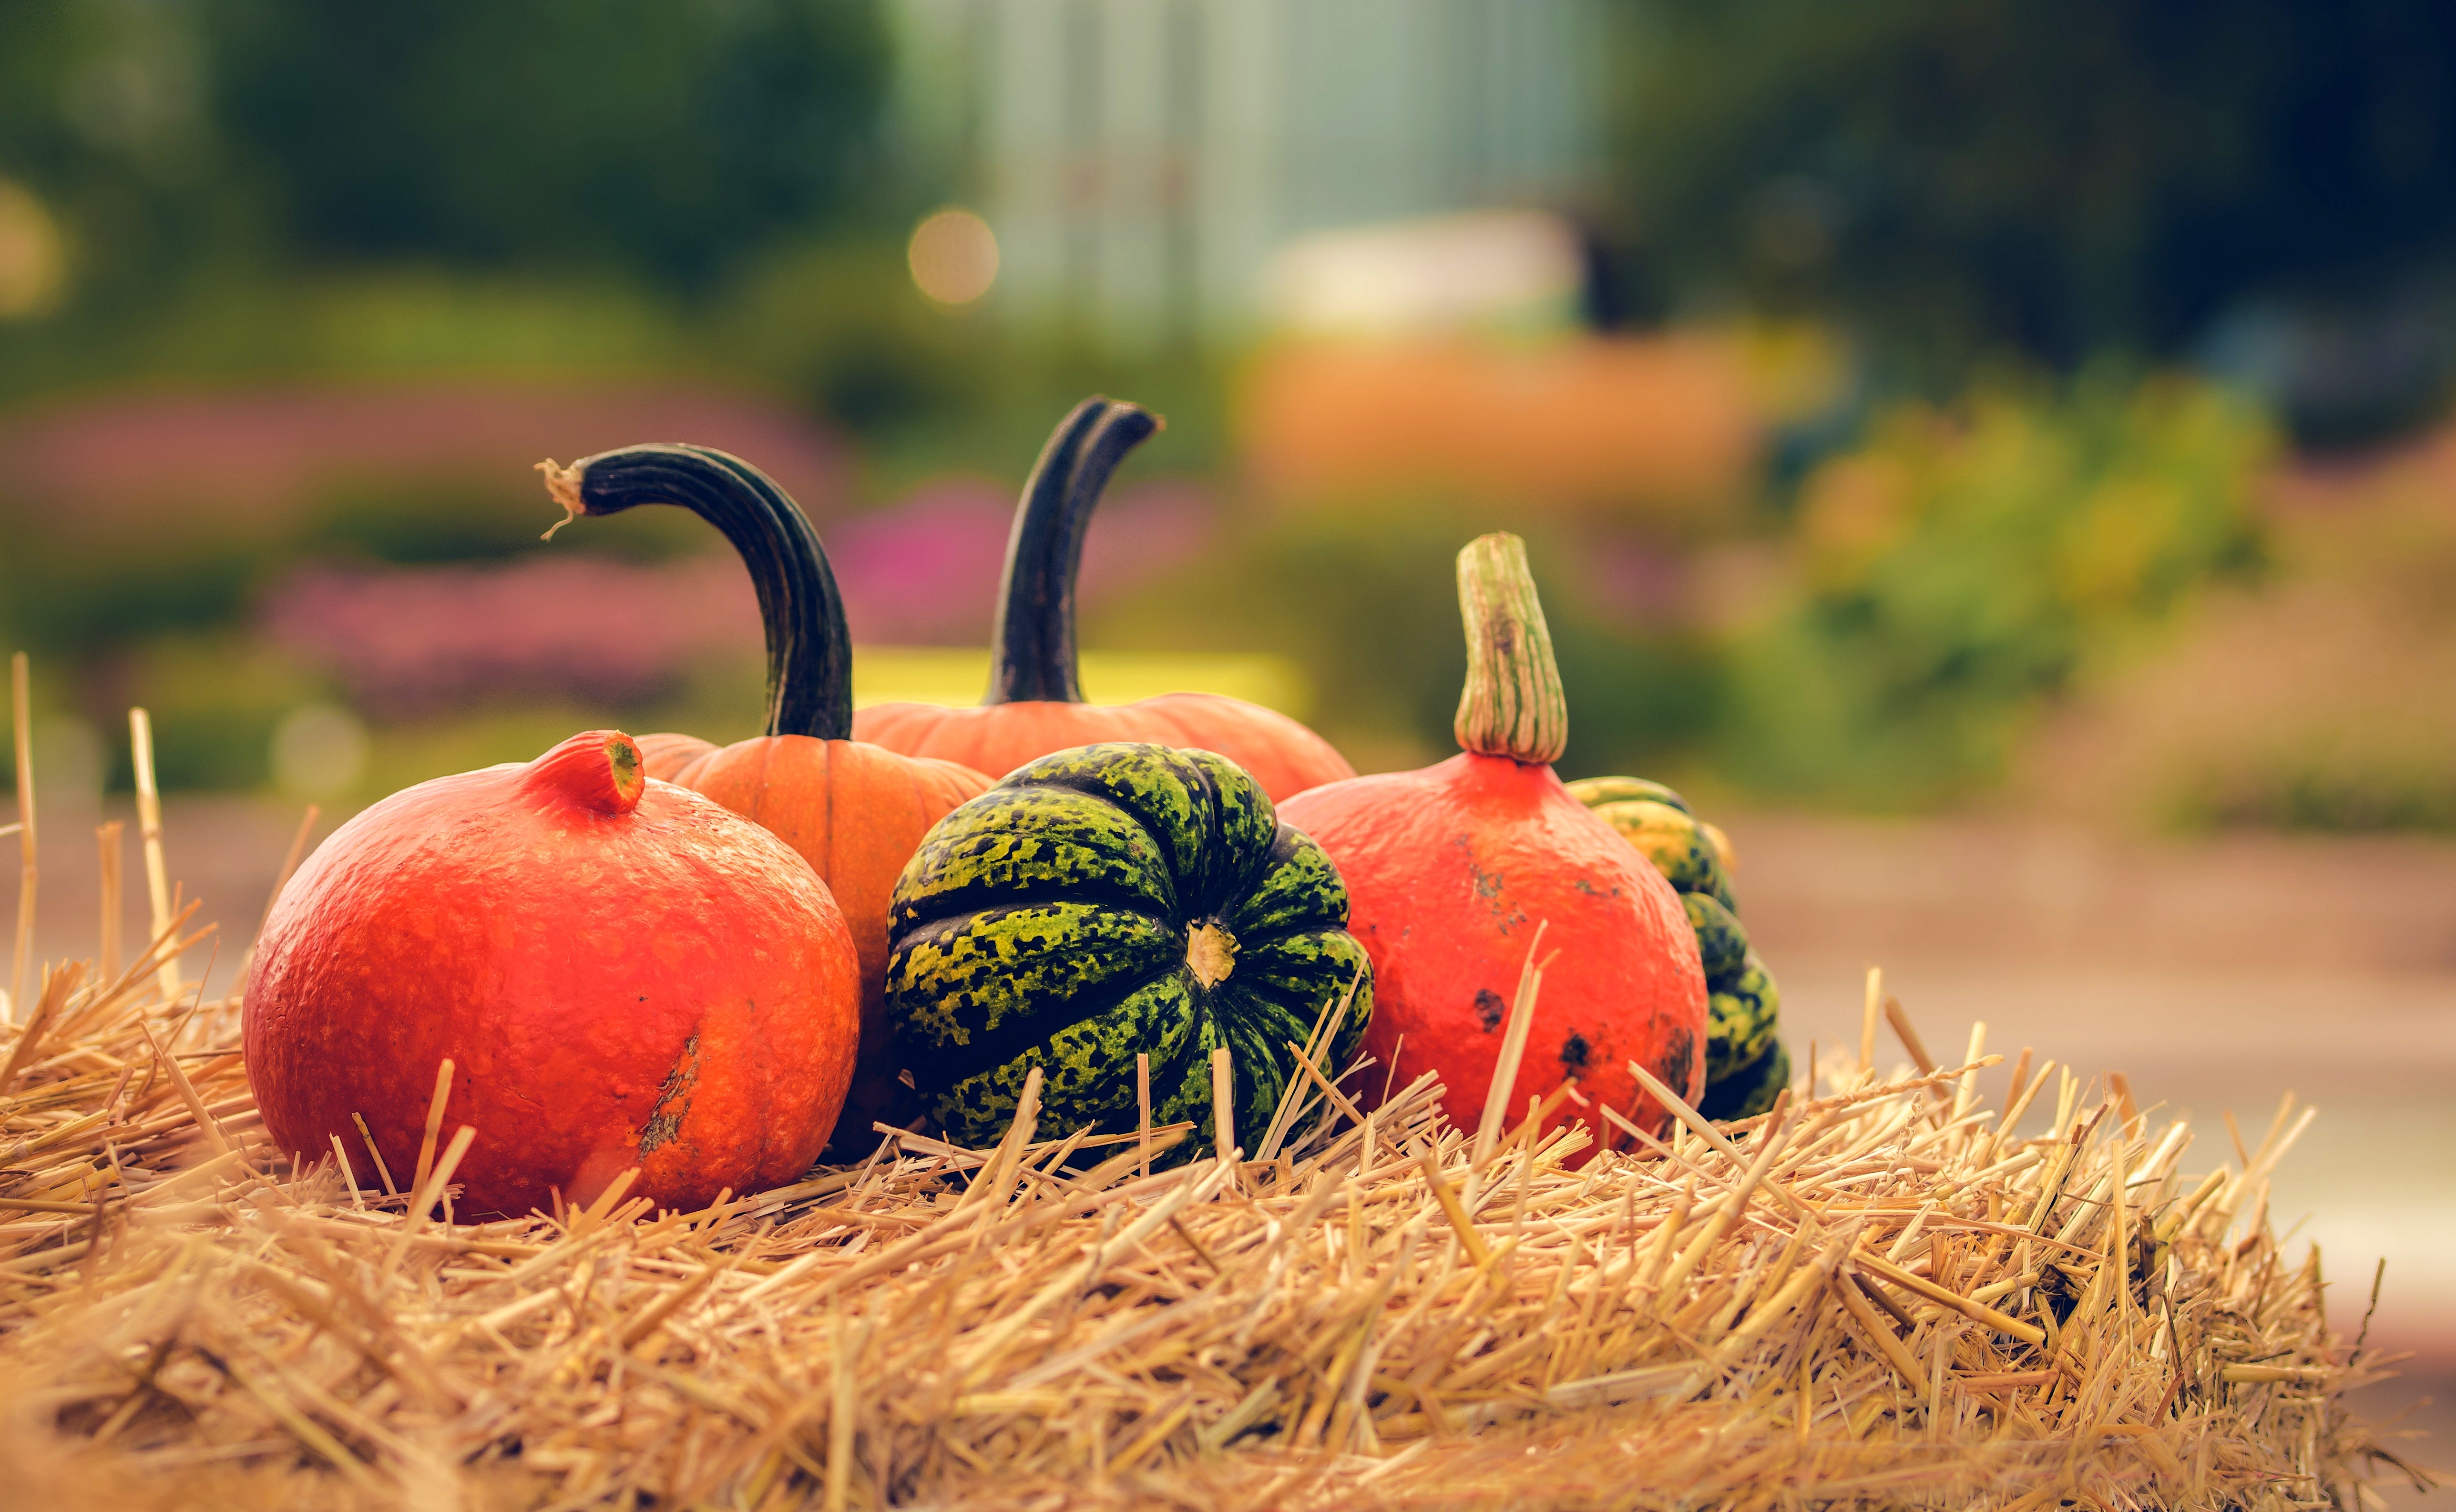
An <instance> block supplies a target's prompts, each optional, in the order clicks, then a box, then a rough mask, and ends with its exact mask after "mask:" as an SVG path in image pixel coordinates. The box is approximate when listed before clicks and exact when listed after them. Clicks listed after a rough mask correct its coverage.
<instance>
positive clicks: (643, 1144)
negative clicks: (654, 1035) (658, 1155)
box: [640, 1034, 699, 1157]
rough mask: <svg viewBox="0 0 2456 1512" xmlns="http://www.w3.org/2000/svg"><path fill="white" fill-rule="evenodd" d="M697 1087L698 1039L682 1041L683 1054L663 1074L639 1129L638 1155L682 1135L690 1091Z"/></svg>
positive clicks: (645, 1153) (688, 1107)
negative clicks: (661, 1084)
mask: <svg viewBox="0 0 2456 1512" xmlns="http://www.w3.org/2000/svg"><path fill="white" fill-rule="evenodd" d="M698 1085H699V1036H698V1035H697V1034H693V1035H692V1036H691V1037H690V1038H688V1039H686V1040H684V1041H683V1052H682V1055H681V1056H680V1058H678V1059H677V1060H675V1062H674V1069H673V1070H671V1071H669V1072H667V1073H665V1085H664V1086H662V1087H660V1088H658V1089H657V1104H656V1107H655V1109H654V1110H653V1111H651V1112H650V1113H649V1114H648V1121H647V1123H646V1124H645V1125H644V1126H643V1127H642V1128H641V1130H640V1154H641V1155H642V1156H643V1157H645V1156H647V1155H649V1154H653V1153H654V1152H655V1151H656V1150H657V1149H658V1148H659V1147H661V1146H664V1145H668V1144H671V1143H673V1141H674V1140H675V1138H677V1137H678V1136H679V1135H680V1134H682V1132H683V1119H684V1118H686V1117H687V1116H689V1114H690V1099H691V1091H692V1089H694V1088H696V1087H697V1086H698Z"/></svg>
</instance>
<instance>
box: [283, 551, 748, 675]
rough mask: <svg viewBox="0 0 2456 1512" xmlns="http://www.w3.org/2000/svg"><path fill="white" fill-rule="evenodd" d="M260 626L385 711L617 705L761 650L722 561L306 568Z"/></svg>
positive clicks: (735, 572) (738, 579)
mask: <svg viewBox="0 0 2456 1512" xmlns="http://www.w3.org/2000/svg"><path fill="white" fill-rule="evenodd" d="M264 626H265V629H266V632H267V633H268V634H269V635H271V637H272V638H273V640H274V641H275V642H276V644H280V645H282V646H284V647H286V648H287V649H289V650H291V651H293V652H294V653H296V654H297V655H299V656H301V657H303V658H305V659H306V660H308V661H310V662H313V663H316V664H320V665H322V666H325V667H327V668H328V669H330V670H331V671H332V672H333V673H334V674H335V675H336V676H337V677H338V678H339V679H340V681H341V683H342V684H343V686H345V687H347V688H348V689H349V691H350V693H351V694H352V696H353V697H354V698H355V699H356V700H358V702H359V703H360V704H361V705H363V706H364V707H366V708H367V709H368V710H369V711H370V712H372V713H378V714H384V715H402V714H412V713H420V712H425V711H429V710H432V709H436V708H441V707H447V706H450V705H455V704H460V703H464V702H467V701H469V700H471V699H474V698H477V697H481V696H485V697H503V696H539V695H549V696H563V697H570V698H575V699H580V700H583V701H589V702H606V701H611V702H624V701H628V700H632V699H637V698H641V697H644V696H646V695H648V694H651V693H654V692H657V691H659V690H660V689H662V688H665V687H666V686H669V685H670V684H672V683H673V681H674V680H675V679H676V678H678V677H679V676H680V675H681V674H682V673H683V671H684V670H685V669H686V667H687V666H689V664H691V663H692V662H693V661H695V660H697V659H699V658H701V657H704V656H706V655H707V654H709V653H711V652H721V651H727V650H736V651H739V650H747V651H753V652H755V651H756V650H757V649H758V647H759V609H758V603H757V600H756V599H755V598H754V597H753V595H752V593H751V590H750V582H749V580H748V579H747V578H746V577H744V576H743V573H742V568H741V566H740V565H739V564H738V563H736V562H732V561H731V560H729V559H725V558H716V557H707V558H701V559H697V560H694V561H690V562H678V563H674V564H671V565H666V566H642V565H637V564H634V563H630V562H616V561H610V560H607V559H605V558H602V557H594V556H587V555H583V554H581V553H576V552H575V553H565V554H558V555H552V556H546V555H540V556H536V557H530V558H524V559H522V560H520V561H518V562H507V563H504V564H501V565H486V566H452V567H420V568H405V567H380V568H368V567H337V566H311V567H305V568H302V569H300V570H299V571H297V572H296V573H294V574H292V575H291V576H290V577H289V578H288V579H287V580H285V581H284V582H282V583H281V584H280V586H279V587H277V588H276V590H275V591H274V593H273V595H272V597H271V598H270V599H269V600H268V602H267V603H266V605H265V609H264Z"/></svg>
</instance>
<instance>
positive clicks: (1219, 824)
mask: <svg viewBox="0 0 2456 1512" xmlns="http://www.w3.org/2000/svg"><path fill="white" fill-rule="evenodd" d="M1346 923H1347V892H1346V889H1344V888H1343V887H1342V886H1341V883H1340V876H1339V871H1338V868H1335V867H1333V866H1332V865H1331V863H1330V859H1329V858H1328V857H1327V856H1325V855H1323V854H1322V850H1321V848H1320V846H1318V845H1316V844H1314V843H1313V841H1311V840H1310V839H1307V838H1306V837H1305V836H1304V835H1302V834H1300V833H1299V832H1298V831H1296V830H1294V829H1292V828H1288V827H1287V826H1286V825H1284V824H1281V823H1279V820H1278V818H1277V817H1276V816H1275V815H1274V813H1273V812H1272V808H1271V801H1270V799H1269V797H1268V796H1267V795H1265V794H1264V793H1263V792H1262V790H1261V787H1259V785H1258V784H1257V783H1256V782H1255V780H1254V779H1253V777H1252V776H1251V775H1250V774H1248V773H1247V772H1245V771H1244V770H1243V769H1242V768H1241V767H1239V766H1237V765H1236V764H1235V763H1233V762H1231V761H1229V760H1228V759H1227V758H1226V757H1224V756H1220V755H1218V754H1217V753H1216V752H1212V751H1207V750H1177V749H1171V748H1169V747H1167V746H1153V745H1144V744H1134V743H1111V744H1103V745H1097V746H1082V747H1079V748H1077V749H1074V750H1069V751H1059V752H1057V753H1055V754H1054V755H1050V756H1044V757H1042V758H1041V759H1039V760H1038V761H1035V762H1031V763H1029V764H1027V765H1026V766H1023V767H1021V768H1020V769H1018V770H1016V771H1014V772H1013V773H1011V774H1010V775H1009V776H1008V777H1007V778H1006V780H1005V781H1003V782H1001V783H999V784H998V785H997V786H996V787H993V788H991V789H990V790H989V791H988V792H986V793H983V794H982V795H981V796H980V797H978V798H975V799H973V800H972V802H970V803H968V804H966V805H964V807H961V808H958V809H956V810H955V811H954V812H953V813H952V814H949V815H948V816H947V817H946V818H944V819H942V820H940V821H939V822H938V824H937V826H936V827H935V828H932V829H931V831H930V836H929V838H928V839H927V840H925V841H923V842H922V845H921V849H920V852H919V853H918V854H917V855H915V856H914V857H913V858H912V864H911V866H909V867H907V868H905V871H904V875H903V876H902V877H900V878H899V879H897V881H896V884H895V911H894V922H893V930H894V943H893V953H892V955H891V956H890V961H889V965H888V971H887V1001H888V1007H889V1009H890V1011H891V1012H892V1013H893V1015H894V1019H895V1025H896V1030H897V1032H898V1033H899V1034H900V1035H902V1037H903V1040H904V1045H905V1052H906V1058H907V1060H908V1062H909V1063H910V1065H911V1069H912V1074H913V1078H914V1080H915V1082H916V1083H917V1084H918V1087H919V1089H920V1092H921V1094H922V1098H923V1100H924V1102H925V1103H926V1104H927V1106H928V1109H929V1112H930V1114H931V1116H932V1117H934V1118H935V1119H937V1121H938V1122H939V1123H940V1124H942V1125H944V1126H945V1128H946V1130H947V1133H948V1136H949V1137H950V1138H952V1139H954V1140H956V1141H957V1142H959V1143H966V1144H973V1145H982V1144H987V1143H989V1142H991V1141H993V1140H994V1139H996V1138H997V1137H998V1136H999V1135H1000V1134H1003V1133H1005V1131H1006V1128H1007V1126H1008V1125H1009V1124H1010V1123H1012V1122H1013V1118H1014V1115H1015V1109H1016V1106H1017V1103H1018V1100H1019V1099H1020V1097H1021V1095H1022V1093H1023V1086H1024V1082H1025V1080H1026V1078H1027V1077H1028V1076H1029V1075H1030V1073H1031V1072H1032V1070H1033V1069H1034V1067H1037V1068H1039V1069H1040V1070H1041V1073H1042V1075H1043V1078H1044V1079H1043V1082H1042V1085H1041V1091H1040V1114H1039V1116H1040V1123H1039V1125H1038V1127H1039V1128H1040V1129H1041V1130H1042V1132H1043V1134H1044V1135H1063V1134H1072V1133H1074V1131H1075V1130H1078V1129H1092V1130H1095V1131H1098V1132H1102V1133H1112V1134H1125V1133H1131V1132H1133V1131H1134V1130H1135V1128H1136V1125H1137V1122H1138V1120H1139V1118H1140V1112H1139V1106H1138V1103H1137V1090H1136V1066H1135V1057H1136V1054H1137V1053H1141V1054H1147V1055H1149V1056H1150V1057H1151V1098H1152V1119H1153V1122H1154V1123H1155V1125H1158V1124H1167V1123H1174V1122H1177V1121H1179V1120H1191V1121H1192V1122H1193V1123H1194V1124H1195V1125H1196V1126H1197V1130H1198V1131H1199V1133H1200V1134H1201V1136H1202V1138H1203V1139H1205V1140H1208V1139H1211V1138H1214V1137H1216V1134H1217V1131H1216V1130H1215V1129H1214V1128H1213V1117H1212V1105H1213V1095H1212V1084H1211V1053H1212V1052H1213V1051H1214V1050H1216V1049H1218V1047H1220V1046H1223V1045H1224V1046H1226V1047H1228V1049H1229V1052H1230V1054H1231V1058H1232V1063H1233V1071H1234V1079H1235V1092H1234V1096H1233V1100H1232V1102H1231V1107H1232V1110H1233V1117H1234V1120H1235V1128H1236V1130H1237V1131H1238V1132H1240V1133H1241V1134H1243V1135H1244V1137H1245V1138H1246V1140H1247V1141H1248V1142H1249V1143H1250V1142H1252V1141H1253V1140H1255V1139H1257V1138H1259V1135H1260V1134H1261V1132H1262V1130H1263V1129H1264V1127H1265V1126H1266V1125H1267V1124H1268V1123H1269V1121H1270V1118H1271V1116H1272V1114H1273V1113H1274V1111H1275V1110H1276V1109H1277V1107H1278V1105H1279V1097H1280V1094H1281V1093H1283V1092H1285V1091H1286V1089H1287V1085H1288V1080H1289V1077H1290V1076H1291V1075H1292V1074H1295V1073H1296V1065H1295V1059H1294V1056H1293V1055H1291V1053H1290V1052H1289V1049H1288V1046H1289V1042H1291V1041H1294V1042H1295V1043H1296V1044H1297V1045H1299V1046H1303V1045H1306V1044H1309V1043H1311V1042H1312V1041H1313V1037H1314V1034H1315V1032H1316V1027H1317V1025H1321V1024H1328V1025H1330V1027H1329V1029H1328V1030H1327V1031H1326V1034H1327V1038H1326V1040H1325V1042H1324V1043H1322V1044H1321V1045H1320V1046H1318V1047H1317V1048H1316V1052H1315V1053H1316V1056H1317V1058H1316V1061H1315V1064H1316V1065H1317V1066H1318V1067H1319V1068H1320V1069H1321V1070H1322V1071H1323V1072H1324V1073H1326V1074H1329V1075H1334V1076H1335V1075H1337V1074H1338V1073H1339V1072H1340V1071H1341V1070H1344V1069H1345V1068H1346V1066H1347V1064H1348V1062H1349V1061H1350V1059H1351V1058H1352V1057H1353V1055H1354V1053H1355V1050H1356V1046H1357V1043H1358V1042H1359V1041H1360V1040H1361V1038H1362V1036H1363V1034H1364V1032H1365V1025H1366V1024H1367V1022H1368V1021H1369V1020H1370V1018H1371V1016H1372V1012H1373V987H1372V977H1371V969H1370V967H1369V966H1368V965H1367V964H1366V960H1365V952H1364V950H1363V948H1362V947H1361V946H1360V945H1358V943H1357V942H1356V940H1355V938H1354V937H1353V936H1351V935H1350V934H1349V933H1348V932H1347V930H1346V928H1345V926H1346ZM1351 993H1352V994H1353V996H1352V997H1351V996H1350V994H1351ZM1342 1006H1343V1011H1342ZM1325 1011H1327V1013H1328V1017H1327V1018H1325Z"/></svg>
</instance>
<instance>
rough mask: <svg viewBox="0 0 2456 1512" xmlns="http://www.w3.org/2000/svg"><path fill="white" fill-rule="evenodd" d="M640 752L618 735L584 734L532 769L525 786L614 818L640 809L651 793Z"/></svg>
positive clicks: (604, 732) (608, 731) (613, 732)
mask: <svg viewBox="0 0 2456 1512" xmlns="http://www.w3.org/2000/svg"><path fill="white" fill-rule="evenodd" d="M641 767H642V764H641V760H640V747H639V746H638V744H637V743H636V742H634V741H633V740H632V739H631V737H630V736H628V735H625V734H624V733H623V732H622V731H621V730H619V729H592V730H583V731H582V732H581V733H579V734H577V735H574V736H572V737H571V738H570V739H569V740H567V741H564V742H563V744H562V745H560V746H556V747H555V748H554V749H552V750H550V751H547V752H546V753H545V754H544V755H542V756H541V757H539V758H538V759H537V760H535V761H533V762H531V763H529V767H528V771H527V772H526V773H525V774H524V776H523V777H522V781H523V783H525V785H526V786H527V787H531V788H533V789H535V790H536V791H539V792H542V793H551V794H553V795H554V796H555V797H557V798H560V799H562V800H563V802H565V803H571V804H577V805H578V806H580V807H583V808H586V809H589V810H591V811H593V812H596V813H601V814H605V815H607V816H609V817H612V818H618V819H619V818H621V817H622V816H623V815H624V814H627V813H629V812H630V811H631V810H632V809H634V808H637V807H640V797H641V795H642V794H644V793H645V792H646V791H647V790H648V777H647V773H646V772H645V771H644V770H642V769H641Z"/></svg>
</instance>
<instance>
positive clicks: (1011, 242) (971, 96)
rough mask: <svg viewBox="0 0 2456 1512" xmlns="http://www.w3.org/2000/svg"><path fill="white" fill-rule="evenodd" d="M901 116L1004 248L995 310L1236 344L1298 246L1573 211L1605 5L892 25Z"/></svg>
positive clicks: (990, 18) (1055, 14)
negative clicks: (1389, 226)
mask: <svg viewBox="0 0 2456 1512" xmlns="http://www.w3.org/2000/svg"><path fill="white" fill-rule="evenodd" d="M894 15H895V19H896V34H897V37H898V40H899V42H900V44H901V51H900V52H899V61H898V69H899V73H898V87H897V89H896V92H895V95H894V106H893V109H894V111H895V113H896V116H897V118H898V120H899V123H900V124H901V126H902V129H903V130H904V131H905V132H906V133H908V134H909V139H910V140H911V141H912V142H913V143H914V144H915V145H916V147H917V148H919V149H920V151H922V153H924V154H925V156H926V158H927V160H930V161H932V162H933V163H935V164H936V165H939V167H940V170H941V172H943V173H945V174H946V175H947V178H948V181H950V182H952V183H955V184H958V185H961V186H964V187H965V189H966V190H968V191H969V193H970V194H971V195H972V197H973V199H974V202H975V203H976V204H978V205H979V206H980V208H981V209H982V210H983V212H984V213H985V215H987V217H988V219H989V222H990V223H991V224H992V225H993V227H995V228H996V230H997V236H998V247H999V252H1000V283H1001V287H1000V290H999V294H998V298H999V301H1000V304H1001V306H1002V307H1003V308H1004V309H1005V310H1006V311H1008V312H1010V313H1011V314H1012V315H1013V317H1015V318H1017V319H1019V320H1023V321H1026V322H1029V323H1034V324H1038V325H1041V326H1044V327H1046V326H1053V325H1054V326H1063V327H1076V328H1084V329H1089V330H1091V331H1093V332H1095V333H1096V334H1097V336H1098V337H1099V338H1100V339H1101V340H1102V341H1104V342H1106V343H1109V344H1112V345H1122V346H1124V347H1126V348H1129V349H1135V348H1148V347H1150V346H1152V345H1154V344H1157V343H1165V342H1168V341H1171V340H1177V341H1186V340H1190V339H1197V338H1198V339H1207V340H1210V341H1213V342H1219V341H1234V340H1237V339H1239V338H1242V337H1247V336H1249V335H1250V334H1251V333H1252V331H1253V330H1254V328H1255V325H1256V323H1257V316H1258V314H1259V312H1258V310H1257V297H1258V294H1259V289H1260V285H1261V281H1262V275H1263V270H1264V266H1265V264H1266V263H1267V262H1268V260H1269V259H1270V258H1271V257H1272V255H1274V254H1275V253H1277V252H1279V250H1280V249H1281V248H1282V247H1284V246H1285V245H1286V244H1287V243H1288V242H1289V241H1290V240H1291V239H1292V238H1295V237H1298V236H1300V235H1304V234H1305V233H1308V232H1316V231H1320V230H1324V229H1327V228H1332V227H1343V226H1352V225H1356V224H1359V223H1366V222H1373V221H1383V220H1405V219H1413V218H1418V217H1424V216H1431V215H1443V214H1447V213H1453V212H1458V211H1463V210H1472V209H1488V208H1530V207H1536V208H1548V207H1558V206H1562V205H1565V204H1573V203H1577V202H1580V201H1582V200H1584V199H1586V198H1588V197H1590V196H1591V195H1592V194H1593V193H1594V191H1595V188H1596V184H1597V179H1598V175H1599V173H1600V170H1601V168H1602V165H1603V159H1604V149H1605V141H1604V135H1605V117H1604V111H1603V92H1604V89H1605V86H1606V83H1607V80H1606V78H1605V70H1604V64H1603V56H1602V52H1601V50H1600V48H1599V46H1598V44H1599V42H1600V40H1601V38H1602V37H1603V35H1604V33H1605V31H1606V25H1607V18H1606V16H1605V14H1604V12H1603V8H1602V7H1601V6H1600V5H1598V4H1597V3H1596V0H1525V3H1523V4H1514V5H1491V4H1487V3H1483V0H1310V3H1308V0H1144V3H1136V0H895V5H894Z"/></svg>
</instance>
